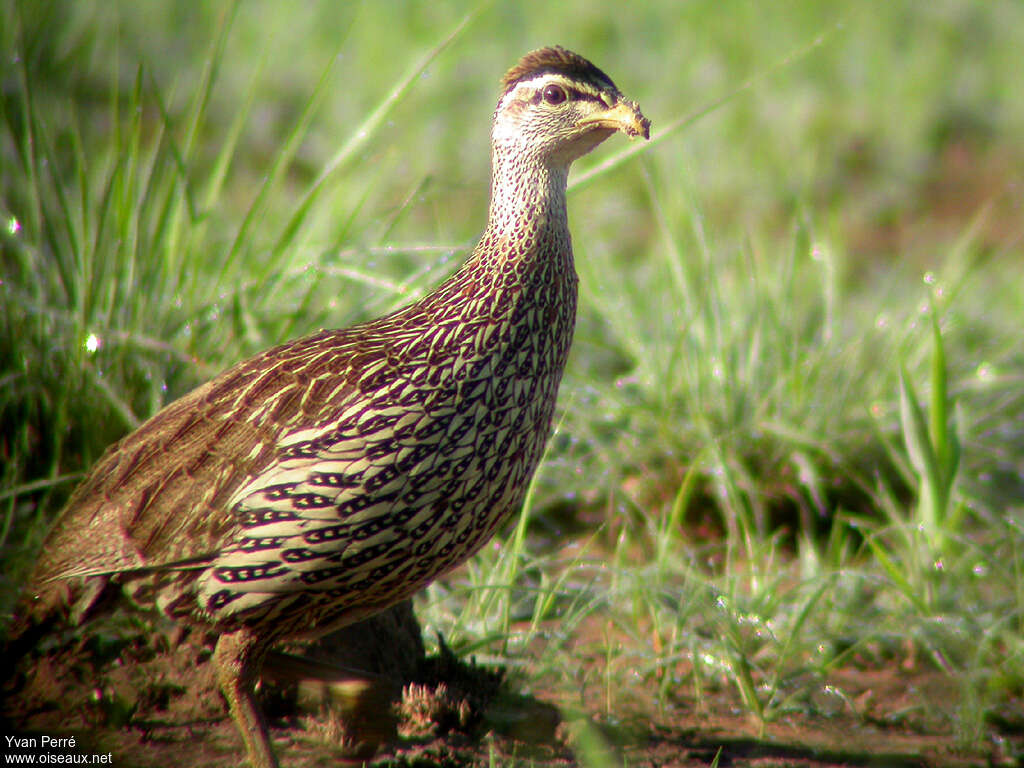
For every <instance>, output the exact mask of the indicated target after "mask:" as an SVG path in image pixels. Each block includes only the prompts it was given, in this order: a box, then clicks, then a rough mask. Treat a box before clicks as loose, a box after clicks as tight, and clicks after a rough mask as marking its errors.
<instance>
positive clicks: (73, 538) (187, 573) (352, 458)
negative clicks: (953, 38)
mask: <svg viewBox="0 0 1024 768" xmlns="http://www.w3.org/2000/svg"><path fill="white" fill-rule="evenodd" d="M502 86H503V89H504V91H503V94H502V97H501V100H500V101H499V104H498V107H497V109H496V111H495V114H494V129H493V133H492V137H493V141H492V143H493V153H492V159H493V180H492V185H491V193H492V195H491V197H492V199H491V209H490V215H489V220H488V225H487V228H486V230H485V231H484V234H483V236H482V237H481V239H480V242H479V244H478V245H477V246H476V248H475V249H474V251H473V253H472V254H471V256H470V257H469V259H468V260H467V261H466V263H465V264H464V265H463V266H462V268H461V269H459V270H458V272H457V273H456V274H455V275H453V276H452V277H451V278H450V279H449V280H447V281H446V282H445V283H443V284H442V285H441V286H440V287H438V288H437V289H436V290H435V291H434V292H432V293H430V294H429V295H427V296H426V297H424V298H423V299H422V300H420V301H418V302H416V303H414V304H412V305H410V306H408V307H405V308H404V309H401V310H399V311H397V312H395V313H393V314H391V315H388V316H386V317H383V318H380V319H378V320H374V321H372V322H368V323H364V324H362V325H358V326H355V327H352V328H348V329H344V330H333V331H320V332H319V333H315V334H313V335H311V336H307V337H305V338H302V339H298V340H296V341H292V342H290V343H288V344H284V345H282V346H279V347H276V348H274V349H271V350H268V351H266V352H264V353H262V354H260V355H258V356H256V357H254V358H252V359H250V360H246V361H244V362H242V363H240V364H238V365H236V366H234V367H233V368H231V369H229V370H228V371H226V372H225V373H223V374H221V375H220V376H218V377H217V378H215V379H214V380H213V381H211V382H209V383H207V384H205V385H203V386H201V387H199V388H198V389H196V390H194V391H193V392H191V393H190V394H188V395H186V396H184V397H183V398H181V399H180V400H177V401H176V402H174V403H171V404H170V405H169V406H167V407H166V408H165V409H163V410H162V411H161V412H160V413H158V414H157V415H156V416H154V417H153V418H152V419H150V420H149V421H148V422H146V423H145V424H143V425H142V426H141V427H140V428H139V429H138V430H137V431H136V432H134V433H132V434H131V435H129V436H127V437H126V438H124V439H123V440H122V441H121V442H120V443H118V444H117V445H115V446H114V447H112V448H111V449H110V450H109V451H108V452H107V453H106V454H105V455H104V456H103V458H102V459H100V461H99V462H98V463H97V464H96V466H95V467H94V468H93V470H92V472H91V473H90V475H89V476H88V478H87V479H86V481H85V482H83V483H82V485H81V486H80V487H79V488H78V489H77V490H76V492H75V493H74V495H73V496H72V498H71V500H70V502H69V503H68V505H67V507H66V508H65V510H64V511H63V512H62V513H61V515H60V517H59V518H58V521H57V523H56V525H55V527H54V529H53V531H52V532H51V534H50V536H49V537H48V539H47V540H46V543H45V544H44V547H43V551H42V553H41V554H40V558H39V561H38V564H37V567H36V570H35V572H34V574H33V576H32V578H31V579H30V582H29V585H28V588H27V589H26V592H25V597H24V599H23V601H22V604H21V606H20V608H19V610H18V612H17V615H16V624H15V631H14V634H15V635H17V634H18V633H20V632H22V631H24V630H25V629H26V628H27V627H30V626H32V625H34V624H41V623H43V622H45V621H47V620H48V619H50V618H51V617H53V616H55V615H62V614H70V615H71V618H72V619H73V620H79V619H80V618H81V617H82V616H84V615H86V614H87V613H88V610H89V608H90V605H91V603H92V602H93V601H94V600H95V598H96V597H97V595H99V594H100V592H101V591H102V590H103V589H105V588H106V587H107V586H108V585H111V584H120V585H123V586H124V587H125V588H126V589H127V590H129V591H131V592H132V593H133V594H135V596H136V597H137V598H139V599H152V600H153V601H154V602H155V603H156V605H157V606H158V607H159V608H160V610H161V611H163V612H164V613H165V614H167V615H169V616H171V617H173V618H175V619H180V620H185V621H189V622H193V623H197V624H199V625H202V626H204V627H208V628H212V629H214V630H216V631H217V632H220V633H222V634H221V639H220V640H219V642H218V647H217V653H216V660H217V663H218V664H219V666H220V681H221V685H222V687H223V688H224V689H225V694H226V695H227V698H228V701H229V703H230V704H231V708H232V713H233V714H234V716H235V718H236V720H237V721H238V723H239V726H240V728H241V730H242V733H243V737H244V738H245V741H246V745H247V748H248V750H249V757H250V760H251V762H252V763H253V765H256V766H260V767H261V768H262V767H263V766H272V765H275V764H276V761H275V759H274V756H273V753H272V751H271V749H270V745H269V741H268V739H267V737H266V730H265V726H264V725H263V722H262V717H261V716H260V713H259V711H258V709H257V708H256V705H255V702H254V700H253V696H252V683H253V682H254V681H255V679H256V675H257V674H258V669H259V666H260V663H261V659H262V656H263V654H264V653H265V651H266V650H267V648H269V647H270V646H271V645H272V644H274V643H275V642H277V641H278V640H282V639H288V638H294V637H300V636H315V635H319V634H323V633H324V632H327V631H330V630H332V629H336V628H338V627H340V626H343V625H346V624H350V623H352V622H354V621H357V620H359V619H362V618H365V617H367V616H369V615H372V614H374V613H376V612H378V611H381V610H383V609H385V608H387V607H388V606H390V605H393V604H394V603H396V602H398V601H399V600H401V599H403V598H405V597H408V596H409V595H411V594H412V593H413V592H415V591H416V590H418V589H419V588H421V587H422V586H424V585H425V584H427V583H428V582H430V581H431V580H432V579H433V578H435V577H437V576H438V575H439V574H441V573H443V572H445V571H447V570H450V569H451V568H452V567H454V566H455V565H457V564H459V563H461V562H462V561H463V560H465V559H466V558H467V557H469V556H470V555H471V554H472V553H473V552H475V551H476V550H477V549H478V548H479V547H480V546H481V545H482V544H483V543H484V542H486V541H487V540H488V539H489V538H490V537H491V536H492V535H493V533H494V532H495V530H496V529H497V528H498V527H499V526H500V525H501V524H502V522H504V521H505V519H506V518H507V517H508V516H509V514H511V513H512V512H514V511H515V510H516V509H517V508H518V507H519V505H520V504H521V503H522V499H523V494H524V493H525V490H526V487H527V484H528V482H529V479H530V477H531V475H532V474H533V472H534V470H535V469H536V466H537V463H538V461H539V460H540V456H541V453H542V451H543V448H544V444H545V442H546V440H547V438H548V435H549V432H550V429H551V419H552V414H553V410H554V406H555V399H556V395H557V391H558V385H559V381H560V379H561V376H562V371H563V369H564V367H565V362H566V358H567V355H568V352H569V345H570V342H571V339H572V330H573V324H574V320H575V310H576V282H577V279H576V274H575V270H574V268H573V258H572V248H571V242H570V237H569V231H568V223H567V218H566V210H565V188H566V179H567V175H568V168H569V164H570V163H571V162H572V160H574V159H576V158H577V157H579V156H581V155H583V154H585V153H586V152H589V151H590V150H591V149H593V148H594V147H595V146H597V145H598V144H599V143H601V142H602V141H604V140H605V139H606V138H608V137H609V136H610V135H611V134H612V133H614V132H615V131H616V130H622V131H623V132H625V133H628V134H629V135H639V134H642V135H644V136H647V134H648V125H649V123H648V121H647V120H646V119H645V118H644V117H643V115H642V114H641V113H640V110H639V108H638V107H637V105H636V104H635V103H634V102H631V101H628V100H626V99H625V98H624V97H623V96H622V95H621V94H620V93H619V92H618V90H617V89H616V88H615V86H614V84H613V83H612V81H611V80H610V79H609V78H608V77H607V75H605V74H604V73H603V72H601V71H600V70H599V69H597V68H596V67H594V66H593V65H592V64H591V63H590V62H588V61H587V60H585V59H583V58H582V57H580V56H578V55H577V54H574V53H571V52H569V51H566V50H565V49H562V48H545V49H541V50H538V51H534V52H532V53H529V54H527V55H526V56H525V57H524V58H523V59H522V60H521V61H520V62H519V63H518V64H517V65H516V66H515V67H514V68H513V69H512V70H510V71H509V72H508V73H507V74H506V76H505V78H504V79H503V81H502Z"/></svg>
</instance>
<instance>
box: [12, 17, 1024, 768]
mask: <svg viewBox="0 0 1024 768" xmlns="http://www.w3.org/2000/svg"><path fill="white" fill-rule="evenodd" d="M0 7H2V14H3V16H2V18H0V22H2V23H0V28H2V32H0V37H2V44H3V55H4V61H5V62H6V63H9V66H8V65H7V64H5V67H4V69H3V74H2V78H3V85H4V88H3V94H2V102H0V105H2V109H0V117H2V127H0V161H2V182H0V184H2V185H0V220H2V223H3V232H2V234H0V270H2V275H0V277H2V284H0V318H2V320H0V323H2V325H0V361H2V366H3V369H2V371H0V382H2V386H0V425H2V427H3V429H2V438H0V456H2V465H3V466H2V470H0V515H2V526H3V527H2V533H0V544H2V549H3V568H2V579H3V581H2V585H3V586H2V590H3V591H2V595H3V607H4V608H9V606H10V602H11V600H12V599H13V595H14V593H15V590H16V588H17V584H18V583H19V580H20V579H21V578H22V574H23V573H24V570H25V568H26V567H27V564H28V563H29V562H30V558H31V556H32V554H33V553H34V551H35V549H36V548H37V547H38V545H39V543H40V542H41V540H42V536H43V535H44V533H45V529H46V524H47V522H48V521H49V520H50V519H52V516H53V514H54V513H55V512H56V510H57V509H58V508H59V505H60V503H61V501H62V500H63V498H65V497H66V494H67V493H68V492H69V490H70V488H71V487H72V486H73V481H74V480H75V479H76V478H77V477H79V476H80V474H81V472H83V471H84V470H85V469H86V468H87V467H88V466H89V465H90V464H91V463H92V462H93V461H94V460H95V459H96V458H97V457H98V455H99V453H100V452H101V451H102V450H103V448H104V447H105V446H106V445H107V444H109V443H110V442H111V441H113V440H114V439H116V438H117V437H118V436H119V435H121V434H123V433H124V432H126V431H127V430H129V429H131V428H132V427H133V426H135V425H137V424H138V423H139V422H140V421H141V420H143V419H145V418H146V417H148V416H149V415H151V414H152V413H153V412H155V410H157V409H158V408H159V407H160V405H162V404H163V403H166V402H168V401H169V400H170V399H171V398H173V397H174V396H177V395H180V394H182V393H184V392H185V391H187V390H188V388H190V387H191V386H193V385H194V384H196V383H198V382H200V381H202V380H203V379H205V378H207V377H208V376H210V375H212V374H213V373H215V372H216V371H218V370H220V369H221V368H223V367H224V366H226V365H228V364H230V363H231V362H234V361H236V360H239V359H241V358H243V357H244V356H246V355H249V354H251V353H253V352H255V351H257V350H259V349H262V348H264V347H266V346H269V345H271V344H273V343H276V342H279V341H282V340H284V339H286V338H290V337H294V336H297V335H299V334H301V333H304V332H306V331H308V330H311V329H315V328H317V327H321V326H342V325H346V324H349V323H351V322H354V321H356V320H359V319H363V318H366V317H369V316H373V315H376V314H380V313H382V312H385V311H387V310H389V309H391V308H393V307H396V306H399V305H401V304H402V303H405V302H407V301H409V300H410V299H412V298H414V297H415V296H418V295H420V294H421V293H422V291H424V290H426V289H428V288H429V287H430V286H431V285H433V284H436V283H437V282H438V281H439V280H440V279H442V278H443V277H444V276H445V275H446V274H448V273H449V272H450V271H451V270H452V269H453V268H454V267H455V265H456V264H457V263H458V262H459V260H460V259H461V257H462V256H463V254H464V252H465V251H466V250H467V248H469V247H470V246H471V244H472V242H473V239H474V237H475V235H476V234H477V233H478V232H479V230H480V228H481V226H482V223H483V217H484V215H485V212H486V200H485V198H484V191H485V190H486V188H487V179H488V176H487V161H488V150H487V128H488V125H487V119H488V116H489V114H490V109H491V106H492V102H493V99H494V96H495V93H494V91H495V85H496V82H497V79H498V77H499V76H500V74H501V72H502V71H503V70H504V68H505V67H507V66H508V65H509V64H510V63H511V62H512V61H514V60H515V58H516V57H517V56H518V55H520V54H521V53H523V52H524V51H525V50H528V49H529V48H532V47H535V46H537V45H541V44H546V43H551V42H561V43H563V44H565V45H567V46H569V47H573V48H576V49H578V50H580V51H581V52H583V53H584V54H586V55H588V56H591V57H592V58H593V59H594V60H595V61H596V62H597V63H598V64H599V65H600V66H602V67H603V68H605V69H606V70H607V71H608V72H609V73H610V74H611V75H612V76H613V77H614V79H615V80H616V82H617V83H618V84H619V85H620V87H621V88H622V89H623V90H624V91H625V92H626V93H628V94H629V95H630V96H632V97H634V98H636V99H637V100H638V101H639V102H640V103H641V104H642V106H643V108H644V111H645V113H646V114H648V115H649V116H650V117H651V118H652V120H653V121H654V130H655V132H656V136H657V132H658V131H659V129H662V128H664V127H665V126H675V129H674V130H673V131H672V132H671V133H669V134H667V135H666V136H665V137H664V138H660V139H658V140H657V141H655V142H652V143H651V145H649V146H645V147H638V146H635V145H626V144H624V143H623V142H621V140H613V141H612V142H609V144H608V145H607V146H605V147H602V148H601V149H600V150H598V152H597V153H595V155H594V156H592V157H590V158H587V159H586V161H584V162H583V163H581V166H582V167H581V168H578V169H577V170H576V172H575V173H574V178H576V179H578V180H581V181H585V182H586V183H581V184H578V185H577V186H576V187H574V188H573V190H572V191H571V200H570V209H571V210H570V217H571V221H572V225H573V229H574V237H575V247H576V252H577V262H578V270H579V272H580V276H581V290H582V294H581V299H582V301H581V308H580V318H579V324H578V328H577V337H576V341H575V346H574V352H573V358H572V360H571V365H570V370H569V371H568V373H567V376H566V379H565V382H564V384H563V388H562V396H561V401H560V416H559V422H558V428H557V431H556V434H555V436H554V439H553V440H552V443H551V446H550V448H549V452H548V455H547V457H546V459H545V462H544V464H543V465H542V467H541V470H540V472H539V473H538V476H537V478H536V479H535V482H534V486H533V489H532V492H531V495H530V500H529V502H528V504H527V506H526V508H525V509H524V511H523V513H522V516H521V518H520V519H519V521H518V522H517V524H516V525H515V526H512V527H510V528H509V530H508V531H506V532H505V534H504V535H503V537H502V541H503V545H502V546H499V545H497V544H496V545H494V546H492V547H488V548H485V550H484V551H483V552H482V553H481V554H480V555H479V556H478V557H477V558H475V559H474V560H473V561H472V562H471V563H470V564H469V565H468V566H467V567H466V568H465V569H463V570H461V571H459V572H458V573H457V574H456V575H454V576H453V577H452V578H450V579H446V580H445V581H443V582H441V583H438V584H436V585H434V586H432V587H431V588H430V589H429V590H427V592H426V593H425V596H424V598H423V600H421V601H420V606H419V610H420V616H421V618H422V619H423V621H424V622H425V623H426V625H427V626H428V627H430V628H432V629H437V630H439V631H441V632H443V633H444V635H445V637H446V639H447V641H448V642H449V643H450V644H451V645H452V646H453V647H454V648H456V649H457V650H459V651H460V652H462V653H466V654H469V653H472V654H475V655H477V656H478V657H479V658H482V659H488V660H495V661H499V662H501V663H503V664H505V665H507V666H508V667H509V668H510V669H512V670H513V671H514V673H515V677H516V679H517V681H518V684H519V685H520V686H522V687H523V688H524V689H530V687H531V686H533V685H535V684H536V683H537V681H541V680H546V679H551V676H552V675H557V676H558V678H559V679H563V678H565V677H566V674H567V673H566V670H571V672H570V673H569V676H568V679H566V682H565V697H564V699H563V703H564V705H565V707H566V709H567V711H570V710H571V711H581V712H588V713H595V712H597V713H598V714H601V715H603V716H605V717H607V718H609V719H613V718H614V716H615V715H616V714H617V713H621V712H622V711H624V710H625V709H626V708H628V707H629V706H633V704H632V703H631V702H626V701H624V700H623V698H622V696H623V691H624V690H626V689H627V688H630V687H635V683H636V681H637V680H639V681H640V682H641V683H642V689H643V690H644V691H645V692H646V693H647V694H648V695H649V697H650V698H649V705H650V706H651V707H652V708H654V709H655V710H656V711H657V712H658V713H660V715H661V716H663V717H666V718H669V719H671V716H672V712H674V711H678V710H677V708H679V707H689V706H694V707H696V708H698V709H701V708H707V709H710V708H712V707H714V706H715V702H717V701H718V700H719V699H717V698H716V696H717V692H719V691H722V690H725V691H727V692H730V695H732V696H733V698H734V700H735V701H736V702H738V703H739V706H740V707H741V708H742V710H743V711H745V712H747V713H748V714H749V715H751V716H752V718H753V719H754V720H755V721H756V722H757V723H759V724H761V726H762V727H764V726H766V725H768V724H770V723H773V722H775V721H777V720H779V719H780V718H784V717H790V716H802V715H822V714H825V715H828V714H829V713H831V712H834V711H837V710H838V711H843V712H846V713H849V714H853V715H855V716H857V717H861V716H865V717H866V716H867V715H866V714H865V713H863V712H862V711H861V709H862V704H860V703H859V702H858V701H857V700H856V698H855V696H854V695H852V694H851V693H848V692H847V691H846V690H845V689H844V683H843V680H844V679H846V678H844V677H843V673H844V672H846V673H849V672H851V671H853V672H856V671H857V670H860V669H896V668H903V667H907V666H908V665H909V666H913V668H914V669H915V670H921V669H926V670H936V671H938V672H939V673H940V674H942V675H946V676H948V679H949V681H950V685H951V687H952V688H953V689H954V690H955V692H956V696H955V702H953V704H951V705H950V706H947V707H942V708H939V710H938V711H937V714H936V715H935V717H936V718H937V720H938V721H939V722H940V723H941V724H942V727H943V728H946V729H948V731H949V733H950V734H952V738H955V740H956V741H957V742H958V743H959V744H961V745H963V746H968V747H973V748H976V747H978V746H979V745H981V744H982V743H983V742H984V741H985V739H987V738H989V736H990V734H991V732H992V728H993V727H994V726H993V725H992V724H993V722H997V721H999V719H1000V718H1002V717H1004V715H1005V712H1007V711H1012V706H1013V702H1014V701H1016V702H1019V700H1020V697H1021V695H1022V690H1024V643H1022V640H1021V638H1022V637H1024V633H1022V629H1024V505H1022V502H1021V498H1022V497H1024V427H1022V424H1024V394H1022V392H1024V387H1022V384H1024V353H1022V352H1021V345H1020V342H1019V335H1020V327H1021V321H1022V319H1024V304H1022V300H1021V292H1020V286H1021V285H1024V267H1022V264H1024V259H1022V258H1021V257H1022V255H1024V254H1022V252H1021V251H1022V248H1021V242H1022V239H1021V234H1022V227H1021V224H1020V217H1019V194H1018V196H1017V197H1016V198H1015V197H1014V189H1015V187H1014V186H1013V185H1014V184H1015V183H1016V181H1015V180H1016V179H1019V177H1020V171H1021V169H1022V168H1024V152H1021V150H1020V148H1019V141H1017V137H1019V136H1020V135H1021V131H1022V129H1024V92H1022V91H1021V90H1020V88H1019V87H1017V86H1018V84H1017V82H1016V80H1017V77H1016V75H1015V74H1014V71H1015V66H1016V65H1015V62H1016V58H1017V56H1018V55H1019V52H1018V47H1019V39H1020V35H1021V34H1022V33H1024V11H1022V10H1021V9H1020V7H1019V6H1018V5H1016V4H1013V3H1010V2H1002V3H1001V2H995V3H990V4H986V5H978V4H971V3H966V2H963V3H961V2H952V1H949V2H943V3H938V4H932V5H931V6H929V8H928V9H925V8H924V7H923V6H920V5H918V4H914V3H909V2H907V3H891V4H888V5H886V6H885V7H884V8H882V7H873V8H872V9H871V10H870V11H868V10H866V9H865V10H862V9H861V6H859V5H856V4H844V3H799V2H785V3H781V4H773V5H772V7H771V8H766V7H765V6H764V4H761V3H754V2H730V3H727V4H726V5H725V6H724V7H723V6H722V5H720V4H716V3H710V2H695V3H689V4H686V5H685V6H684V7H680V6H679V5H678V4H676V3H669V2H667V0H666V2H664V3H652V4H648V5H647V6H646V8H645V10H644V11H643V12H622V11H621V10H620V11H615V10H614V9H611V8H609V9H606V10H605V9H600V8H595V7H594V6H593V4H592V3H583V2H579V3H572V4H568V5H565V6H560V7H559V8H558V9H553V8H550V7H548V4H543V3H540V2H530V3H525V4H522V5H515V6H507V7H506V6H505V5H502V4H480V5H466V4H462V3H456V2H450V3H441V4H435V8H434V10H432V11H431V13H430V14H427V13H426V12H425V11H422V10H419V9H418V8H417V7H416V6H414V5H412V4H405V3H393V4H392V3H384V4H364V5H352V6H345V7H344V8H343V9H341V10H339V8H338V6H337V5H336V4H324V5H322V6H311V7H310V8H307V9H304V10H302V11H301V12H298V11H295V12H291V11H288V12H283V11H281V10H279V8H278V6H277V5H276V4H271V3H261V2H250V3H244V4H239V5H237V6H234V5H231V4H229V3H224V4H212V5H211V6H210V7H205V6H204V7H202V8H192V7H191V6H189V5H186V6H181V5H179V4H175V3H147V4H130V3H115V4H107V3H103V4H101V3H97V4H89V3H76V4H64V3H38V2H36V3H30V2H15V1H14V0H6V1H5V2H4V3H3V5H2V6H0ZM396 18H397V19H400V20H401V21H400V23H395V19H396ZM611 158H614V160H612V159H611ZM1018 193H1019V190H1018ZM911 662H913V663H912V664H911ZM572 691H575V695H577V696H578V699H577V700H572V694H571V693H569V692H572ZM595 691H600V694H601V695H600V696H599V697H598V698H599V699H600V701H597V700H595V698H594V697H593V696H592V694H593V693H594V692H595ZM823 692H825V693H824V695H823ZM916 706H919V707H920V708H921V709H922V710H928V709H929V707H931V706H932V703H931V702H929V701H927V700H926V697H924V696H921V697H920V701H918V702H917V704H916ZM898 717H899V715H898V714H894V715H893V718H894V721H895V720H896V719H898ZM587 734H589V736H587ZM599 740H600V737H599V736H597V735H596V734H594V733H590V732H589V731H586V729H584V737H582V739H581V744H582V745H583V746H582V747H581V750H582V751H583V752H589V753H590V757H589V758H587V761H588V762H590V763H594V764H597V763H600V762H601V761H602V759H604V758H602V757H601V756H600V748H599V746H598V744H599ZM588 745H589V746H588Z"/></svg>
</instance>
